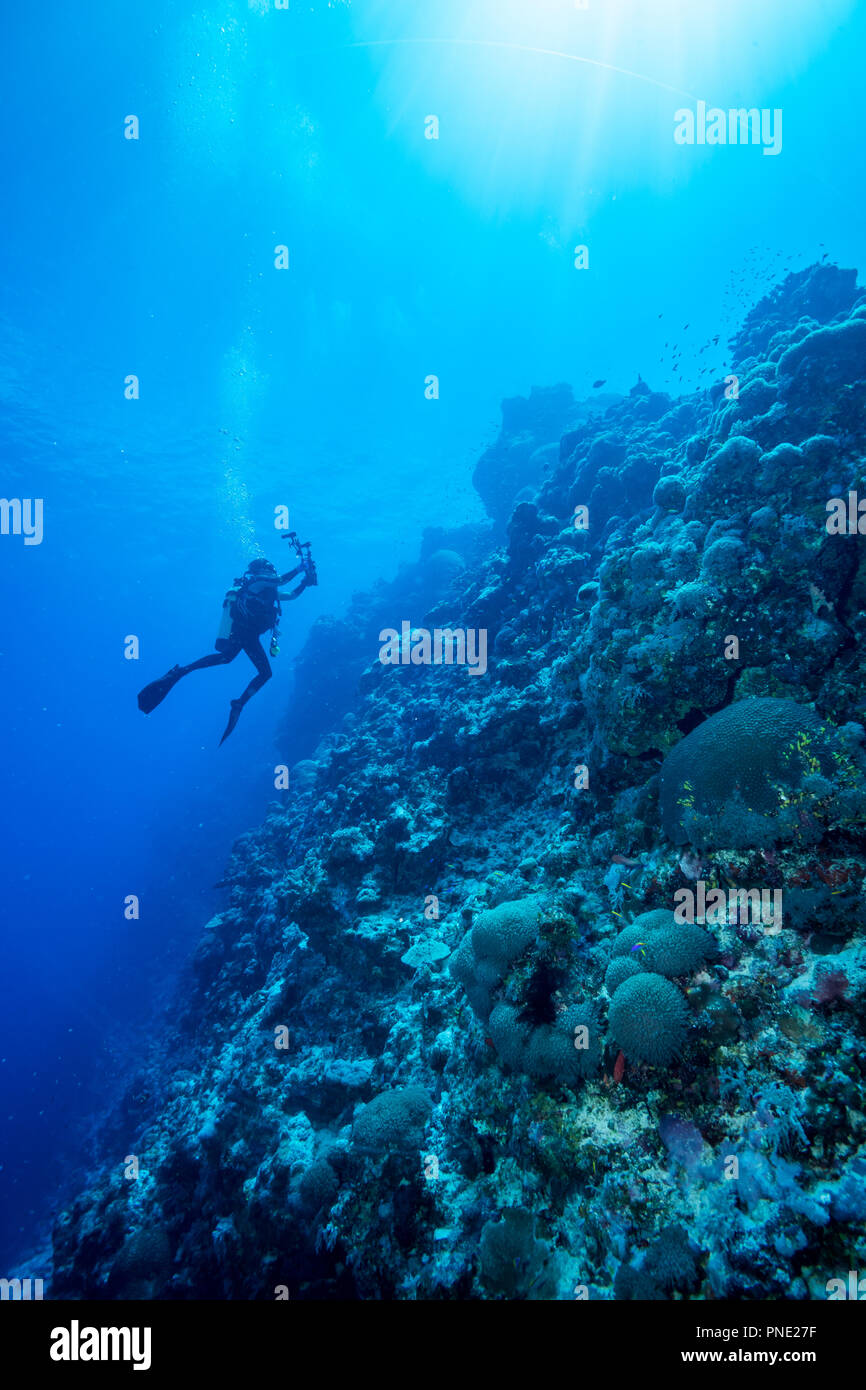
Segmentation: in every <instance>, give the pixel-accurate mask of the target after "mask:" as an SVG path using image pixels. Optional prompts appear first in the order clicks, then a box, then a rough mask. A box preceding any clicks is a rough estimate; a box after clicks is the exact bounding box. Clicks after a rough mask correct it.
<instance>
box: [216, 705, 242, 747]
mask: <svg viewBox="0 0 866 1390" xmlns="http://www.w3.org/2000/svg"><path fill="white" fill-rule="evenodd" d="M243 707H244V702H243V700H232V712H231V714H230V715H229V722H228V724H226V731H225V733H224V734H223V736H222V738H221V739H220V747H222V745H223V744H224V743H225V741H226V739H227V738H228V736H229V734H230V733H231V731H232V729H233V728H234V727H235V724H237V722H238V720H239V719H240V717H241V710H242V709H243Z"/></svg>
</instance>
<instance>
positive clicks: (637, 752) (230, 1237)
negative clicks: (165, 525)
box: [52, 265, 866, 1299]
mask: <svg viewBox="0 0 866 1390" xmlns="http://www.w3.org/2000/svg"><path fill="white" fill-rule="evenodd" d="M864 334H866V295H864V294H863V293H862V292H861V291H860V290H859V289H858V287H857V284H856V276H855V275H854V273H853V272H850V271H842V270H839V269H837V268H835V267H831V266H827V265H822V266H820V267H813V268H811V269H810V270H807V271H804V272H801V273H798V274H796V275H791V276H789V277H788V278H787V279H786V280H785V281H784V282H783V283H782V284H781V285H779V286H778V287H777V288H776V289H775V290H774V291H773V293H772V294H771V295H769V296H768V297H767V298H765V299H764V300H763V301H762V302H761V303H760V304H758V305H756V306H755V308H754V309H753V310H752V312H751V313H750V314H749V315H748V317H747V319H746V321H745V323H744V324H743V327H742V329H741V331H740V332H739V334H738V335H737V337H736V338H735V339H734V341H733V342H732V344H731V349H730V373H731V377H732V378H735V379H736V384H737V387H736V389H733V388H732V387H731V386H730V384H728V385H726V383H725V382H724V381H722V380H719V381H717V382H716V383H715V384H713V385H712V386H711V387H710V388H709V389H708V390H704V391H700V392H697V393H695V394H692V395H689V396H686V397H682V398H680V399H673V398H671V397H669V396H668V395H666V394H663V393H661V392H656V391H653V390H652V388H651V387H650V386H649V385H648V384H647V383H646V382H643V381H638V383H637V384H636V385H635V387H634V388H633V389H632V390H631V392H630V393H629V395H627V396H624V397H617V398H613V399H608V400H606V401H604V402H602V403H601V408H600V409H596V408H595V407H596V406H598V405H599V402H598V401H597V400H596V401H595V402H594V405H593V410H592V411H590V410H589V409H588V408H587V409H584V408H582V407H581V406H580V404H579V403H575V402H574V401H573V400H572V398H571V395H570V392H567V389H566V388H553V390H552V391H551V392H540V391H539V392H534V393H533V396H532V397H531V398H530V400H529V401H524V402H510V403H509V404H508V405H507V407H506V410H505V418H504V424H503V432H502V437H501V439H500V440H499V442H498V444H497V445H496V446H494V448H493V449H492V450H491V451H490V453H489V454H488V455H486V456H485V459H484V460H483V461H482V463H481V464H479V468H478V473H477V481H478V486H479V489H480V492H481V495H482V497H483V498H484V501H485V504H486V506H487V509H488V512H489V515H490V518H491V529H490V530H489V531H487V530H485V529H484V528H483V527H482V528H473V529H472V530H471V533H470V532H467V531H461V532H455V533H454V534H453V535H452V534H450V533H439V534H436V535H433V536H429V537H427V538H425V543H424V553H423V559H422V562H419V563H420V564H421V568H422V570H426V569H428V568H429V569H430V574H431V578H430V583H429V586H428V588H427V589H426V590H425V588H424V582H423V576H422V574H421V573H420V572H417V571H416V572H413V573H411V574H406V575H404V576H403V577H402V579H401V577H400V576H398V578H397V580H395V581H394V583H393V585H391V586H383V587H381V588H380V589H379V590H378V591H377V592H376V593H374V594H372V595H367V596H359V597H358V598H357V599H356V601H355V604H354V607H353V610H352V613H351V614H350V615H349V616H348V617H347V619H346V620H345V622H341V623H337V622H336V620H335V621H333V622H330V623H329V624H325V625H320V626H319V627H318V628H317V629H316V631H315V632H314V634H313V636H312V637H311V639H310V643H309V645H308V649H307V651H306V652H305V653H304V655H303V656H302V658H301V661H300V662H299V668H298V671H299V677H298V687H297V691H296V695H295V703H294V705H293V708H292V710H291V711H290V719H289V723H290V724H291V725H293V726H295V727H296V728H297V729H298V734H297V737H296V739H295V743H294V744H293V745H292V748H293V752H294V755H295V757H296V758H297V759H299V760H300V761H299V762H298V763H297V764H296V766H294V768H293V771H292V777H291V787H290V790H289V791H288V792H286V793H285V794H284V799H283V800H280V801H278V802H274V803H273V804H272V805H271V807H270V809H269V811H268V814H267V816H266V818H265V820H264V822H263V824H262V825H261V826H260V827H258V828H257V829H255V830H253V831H251V832H250V833H249V834H248V835H245V836H244V837H243V838H242V839H241V840H240V841H239V842H238V844H237V845H236V846H235V850H234V854H233V857H232V859H231V862H230V864H229V866H228V869H227V871H226V873H225V877H224V881H223V882H224V889H225V893H226V901H225V906H224V908H223V910H222V911H221V912H220V913H219V915H218V916H217V917H216V918H215V919H214V920H213V921H212V922H210V923H209V924H208V926H207V928H206V929H205V931H204V933H203V938H202V943H201V946H200V947H199V949H198V950H197V952H196V953H195V957H194V959H193V961H192V962H191V965H190V971H189V978H188V980H187V981H186V984H185V988H184V990H183V991H182V994H181V996H180V997H179V999H178V1002H177V1005H176V1007H175V1012H174V1016H173V1019H172V1022H171V1032H170V1034H169V1036H168V1037H167V1038H166V1039H165V1042H164V1047H163V1049H162V1051H163V1057H164V1060H163V1061H162V1062H161V1063H157V1062H154V1063H153V1064H152V1068H153V1075H152V1076H150V1077H148V1078H147V1081H148V1087H149V1090H150V1091H151V1093H152V1094H153V1095H154V1096H156V1097H158V1098H159V1099H158V1104H156V1105H155V1106H154V1108H153V1110H152V1111H151V1112H150V1113H149V1114H148V1115H147V1116H146V1117H145V1121H144V1123H143V1124H142V1125H140V1126H139V1127H138V1128H136V1127H135V1124H134V1121H133V1118H132V1117H133V1115H134V1113H135V1112H134V1111H133V1110H130V1111H129V1115H128V1119H127V1120H126V1121H125V1122H124V1124H123V1125H122V1126H121V1128H120V1129H119V1130H118V1131H117V1132H113V1133H111V1134H109V1135H106V1138H105V1141H104V1143H103V1148H102V1152H101V1155H100V1159H101V1162H100V1165H99V1168H98V1170H97V1171H96V1172H94V1174H93V1175H92V1177H91V1180H90V1182H89V1183H88V1184H87V1185H86V1186H85V1187H84V1188H83V1190H82V1191H81V1193H80V1195H79V1196H78V1198H77V1199H76V1200H75V1202H74V1203H72V1204H71V1206H70V1207H69V1208H68V1209H67V1210H66V1211H65V1212H64V1213H63V1214H62V1215H61V1216H60V1217H59V1218H58V1221H57V1225H56V1230H55V1237H54V1246H55V1266H54V1281H53V1287H52V1295H53V1296H54V1297H70V1298H79V1297H85V1296H94V1297H104V1298H105V1297H107V1298H128V1297H140V1296H144V1297H153V1298H173V1299H188V1298H193V1297H199V1298H200V1297H212V1298H245V1299H246V1298H253V1299H255V1298H258V1299H269V1298H273V1297H274V1289H275V1287H276V1286H282V1285H287V1286H288V1287H289V1288H290V1290H291V1296H292V1297H293V1298H301V1299H356V1298H375V1299H499V1298H514V1299H536V1298H558V1299H566V1298H574V1297H575V1296H576V1295H575V1290H578V1291H580V1292H579V1294H578V1296H586V1297H588V1298H590V1299H613V1298H623V1299H632V1298H636V1297H637V1298H648V1299H670V1298H677V1299H682V1298H700V1299H711V1298H716V1299H729V1298H755V1297H763V1298H778V1299H806V1298H823V1297H824V1296H825V1289H826V1285H827V1281H828V1280H829V1279H831V1278H835V1277H839V1276H840V1275H844V1274H845V1272H846V1271H848V1270H849V1269H857V1268H858V1267H859V1268H861V1269H862V1268H866V1225H864V1222H866V1115H864V1108H863V1094H864V1083H866V1062H864V1056H866V1053H864V1048H863V1019H864V1016H866V1015H864V1008H863V999H864V990H866V919H864V908H863V902H864V898H863V886H864V885H863V879H864V863H863V849H864V842H866V818H864V798H863V766H864V764H863V741H864V737H866V735H864V729H863V722H864V695H863V690H864V669H863V667H864V659H863V651H864V646H863V639H864V635H866V564H864V560H863V556H864V550H863V547H864V538H863V536H862V535H860V534H859V533H857V531H856V528H855V530H854V532H852V533H850V534H847V533H845V534H831V533H830V532H829V531H828V529H827V526H826V520H827V504H828V501H829V500H830V499H832V498H847V496H848V493H849V492H856V490H857V489H858V488H860V489H861V490H864V491H866V478H864V458H866V410H864V407H866V348H864ZM443 552H444V553H445V556H444V558H443ZM449 553H450V554H449ZM437 555H438V557H439V558H438V559H436V556H437ZM455 557H456V558H455ZM410 595H414V596H415V598H416V599H417V602H416V604H415V606H414V607H413V608H412V609H411V612H412V614H413V621H414V615H415V614H416V613H417V615H418V618H419V620H420V619H423V621H424V623H425V625H426V626H427V627H433V626H436V625H438V626H440V627H449V628H456V627H460V628H466V629H470V628H473V629H477V628H483V629H486V630H487V632H488V634H489V652H490V665H489V669H488V670H487V672H486V674H485V676H484V677H483V678H481V677H477V678H476V677H473V676H472V674H471V673H470V672H469V671H467V670H466V669H465V667H461V666H459V665H452V666H448V665H439V666H436V665H413V664H409V665H404V666H399V667H386V666H383V665H382V664H381V663H379V662H378V660H377V645H378V644H377V641H376V635H377V634H376V631H375V630H376V629H377V628H378V627H379V626H394V625H397V626H399V622H400V619H401V618H402V617H403V616H404V615H405V613H407V612H409V611H410V609H409V608H408V607H407V606H406V603H408V599H409V596H410ZM404 599H405V600H406V602H404ZM328 682H331V683H332V684H331V691H330V693H329V694H328V700H327V702H325V694H326V691H325V687H326V686H327V685H328ZM320 705H321V708H318V707H319V706H320ZM314 706H315V707H317V708H316V712H315V713H312V712H311V713H310V718H309V721H307V719H306V716H305V711H312V710H313V707H314ZM304 729H307V730H312V731H313V733H314V735H315V736H316V737H317V738H318V741H317V742H316V741H315V738H313V739H307V736H306V735H305V734H304V732H303V731H304ZM319 735H321V736H319ZM293 737H294V736H293ZM281 738H282V740H283V742H282V747H283V748H284V749H285V747H286V741H285V740H286V735H285V734H283V735H282V736H281ZM305 740H306V741H305ZM682 893H686V894H692V895H693V899H694V902H695V905H696V911H695V914H694V916H693V918H690V919H689V920H688V921H687V922H683V921H681V920H678V919H676V918H675V917H674V915H673V913H674V908H675V904H676V902H677V896H676V895H680V894H682ZM776 893H778V894H779V895H780V897H779V899H778V902H779V903H780V905H781V906H780V913H781V916H780V917H779V916H778V914H777V917H776V918H774V919H773V924H772V925H770V924H769V923H768V920H767V918H766V917H765V916H764V915H761V913H756V911H755V910H753V909H754V906H755V903H758V904H759V905H761V904H763V902H764V900H765V899H764V898H762V894H763V895H765V896H766V897H768V898H769V897H771V896H772V895H773V894H776ZM711 894H712V895H715V897H716V898H720V899H722V900H723V902H722V906H721V907H719V908H718V910H717V911H715V912H714V913H713V914H712V915H711V914H710V911H709V909H708V908H707V910H706V911H704V912H702V911H701V910H700V904H701V903H704V902H706V903H707V904H708V903H709V902H710V897H709V895H711ZM449 953H450V958H449V959H448V962H447V964H443V962H444V961H445V957H446V955H449ZM130 1154H134V1155H136V1157H137V1164H138V1173H137V1176H136V1177H135V1178H134V1179H130V1178H128V1177H127V1176H126V1174H125V1169H124V1162H125V1156H127V1155H130ZM686 1232H688V1235H686ZM155 1233H158V1234H155Z"/></svg>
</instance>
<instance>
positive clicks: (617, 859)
mask: <svg viewBox="0 0 866 1390" xmlns="http://www.w3.org/2000/svg"><path fill="white" fill-rule="evenodd" d="M610 862H611V864H624V865H625V866H626V868H627V869H635V868H637V866H638V864H640V860H639V859H629V858H627V857H626V855H624V854H612V855H611V856H610Z"/></svg>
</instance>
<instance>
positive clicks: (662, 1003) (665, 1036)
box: [609, 972, 688, 1067]
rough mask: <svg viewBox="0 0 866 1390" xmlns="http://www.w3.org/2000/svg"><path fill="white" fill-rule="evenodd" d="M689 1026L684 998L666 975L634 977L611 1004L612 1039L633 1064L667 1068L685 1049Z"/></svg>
mask: <svg viewBox="0 0 866 1390" xmlns="http://www.w3.org/2000/svg"><path fill="white" fill-rule="evenodd" d="M687 1023H688V1010H687V1008H686V1003H685V1000H684V999H683V996H682V995H681V994H680V991H679V990H678V989H677V987H676V985H672V984H671V982H670V980H666V979H664V977H663V976H662V975H652V974H650V973H649V972H642V973H641V974H640V975H632V977H631V979H629V980H624V981H623V983H622V984H621V985H620V987H619V989H618V990H617V991H616V994H615V995H614V996H613V999H612V1000H611V1005H610V1019H609V1025H610V1033H611V1037H612V1038H613V1040H614V1041H615V1043H616V1045H617V1046H618V1047H620V1048H622V1051H623V1052H624V1053H625V1055H626V1057H628V1058H629V1060H630V1061H636V1062H651V1063H652V1064H653V1065H655V1066H661V1067H663V1066H666V1065H667V1063H668V1062H670V1061H671V1059H672V1058H673V1057H675V1056H676V1054H677V1053H678V1052H679V1051H680V1050H681V1048H682V1045H683V1042H684V1041H685V1036H686V1026H687Z"/></svg>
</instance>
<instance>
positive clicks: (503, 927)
mask: <svg viewBox="0 0 866 1390" xmlns="http://www.w3.org/2000/svg"><path fill="white" fill-rule="evenodd" d="M545 902H546V898H545V896H544V894H542V893H535V894H533V895H532V896H531V897H528V898H520V899H518V900H517V901H516V902H508V903H501V904H500V905H499V907H494V908H490V909H488V911H486V912H482V913H481V915H480V916H479V918H478V921H477V922H476V923H475V925H474V926H473V927H472V929H471V930H470V931H468V932H467V933H466V935H465V936H464V938H463V940H462V941H461V943H460V945H459V946H458V948H457V950H456V951H455V952H454V954H453V955H452V957H451V960H450V962H449V967H450V970H451V974H452V975H453V976H454V978H455V980H459V981H460V983H461V984H462V986H463V988H464V989H465V991H466V995H467V998H468V1000H469V1003H470V1004H471V1005H472V1008H473V1009H474V1010H475V1013H476V1014H477V1015H478V1016H479V1018H482V1019H486V1018H487V1017H488V1015H489V1013H490V1009H491V1007H492V999H491V990H492V989H494V988H495V986H496V985H497V984H498V983H499V981H500V980H502V979H503V977H504V976H505V974H506V972H507V970H508V967H509V966H510V965H511V963H512V961H515V960H516V959H517V957H518V956H519V955H521V954H522V952H523V951H525V950H526V948H527V946H529V945H531V944H532V942H533V941H534V940H535V938H536V936H537V934H538V928H539V925H540V923H541V919H542V912H543V905H544V904H545Z"/></svg>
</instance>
